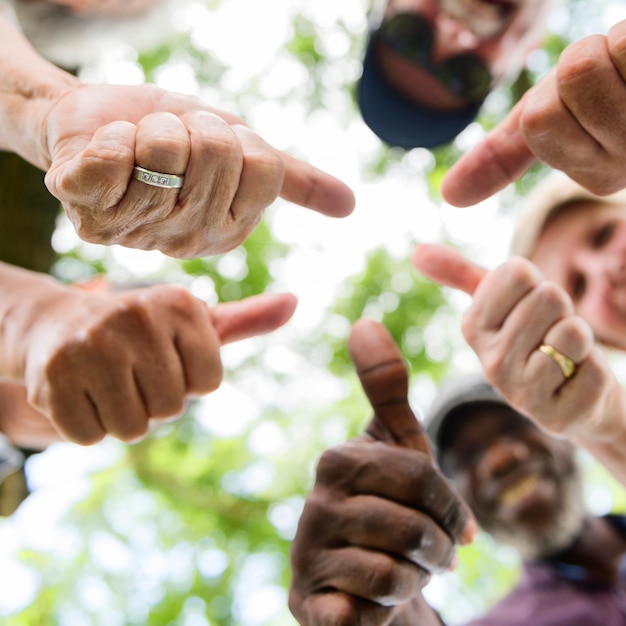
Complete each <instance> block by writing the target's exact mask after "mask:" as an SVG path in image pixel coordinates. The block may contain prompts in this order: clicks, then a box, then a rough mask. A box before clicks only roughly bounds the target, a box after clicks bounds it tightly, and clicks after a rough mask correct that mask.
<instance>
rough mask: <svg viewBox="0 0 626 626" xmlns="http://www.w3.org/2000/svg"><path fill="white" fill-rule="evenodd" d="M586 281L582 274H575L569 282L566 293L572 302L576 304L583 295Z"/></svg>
mask: <svg viewBox="0 0 626 626" xmlns="http://www.w3.org/2000/svg"><path fill="white" fill-rule="evenodd" d="M586 289H587V280H586V279H585V277H584V276H583V275H582V274H575V275H574V276H573V277H572V280H571V282H570V285H569V288H568V290H567V291H568V293H569V295H570V296H571V298H572V300H573V301H574V302H578V301H579V300H581V298H582V297H583V296H584V295H585V290H586Z"/></svg>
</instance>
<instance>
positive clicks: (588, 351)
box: [413, 244, 624, 442]
mask: <svg viewBox="0 0 626 626" xmlns="http://www.w3.org/2000/svg"><path fill="white" fill-rule="evenodd" d="M413 263H414V265H415V267H416V268H417V269H418V270H419V271H420V272H422V273H423V274H424V275H425V276H427V277H429V278H431V279H432V280H434V281H435V282H438V283H440V284H442V285H446V286H449V287H454V288H456V289H461V290H463V291H465V292H466V293H468V294H470V295H473V302H472V304H471V306H470V307H469V308H468V310H467V311H466V313H465V315H464V317H463V325H462V329H463V334H464V336H465V339H466V340H467V342H468V343H469V345H470V346H471V347H472V348H473V349H474V351H475V352H476V354H477V355H478V358H479V359H480V361H481V363H482V366H483V370H484V373H485V377H486V378H487V380H488V381H489V382H490V383H492V384H493V385H494V386H495V387H496V388H497V389H498V391H499V392H500V393H501V394H502V396H503V397H504V398H505V399H506V400H507V402H509V404H511V406H513V407H514V408H515V409H517V410H518V411H520V412H522V413H524V414H526V415H528V416H529V417H530V418H532V419H533V420H534V421H535V422H537V423H538V424H539V425H540V426H542V427H544V428H545V429H547V430H549V431H552V432H554V433H561V434H565V435H568V436H570V437H572V438H577V439H579V440H581V441H587V442H588V441H598V440H599V441H604V440H610V439H611V438H612V437H613V436H614V435H615V433H616V430H620V429H621V428H622V426H621V424H622V422H623V418H622V417H620V418H619V419H616V415H620V416H621V415H623V412H622V411H623V402H624V400H623V395H624V394H623V393H622V392H621V389H620V386H619V384H618V383H617V380H616V379H615V377H614V375H613V374H612V372H611V370H610V368H609V366H608V363H607V362H606V359H605V357H604V355H603V353H602V351H601V350H600V348H599V347H598V346H596V345H595V342H594V338H593V333H592V331H591V328H590V326H589V324H587V322H586V321H585V320H583V319H582V318H581V317H579V316H577V315H576V314H575V313H574V307H573V304H572V302H571V299H570V298H569V296H568V295H567V294H566V293H565V291H564V290H562V289H561V288H560V287H559V286H557V285H556V284H554V283H552V282H549V281H547V280H544V279H543V277H542V276H541V273H540V272H539V270H538V269H537V268H536V267H535V266H534V265H533V264H532V263H530V261H527V260H526V259H522V258H513V259H510V260H509V261H507V262H506V263H504V264H503V265H501V266H500V267H498V268H497V269H495V270H493V271H491V272H488V271H487V270H485V269H484V268H482V267H479V266H477V265H475V264H474V263H472V262H471V261H469V260H467V259H465V258H463V257H462V256H461V255H460V254H459V253H458V252H457V251H455V250H454V249H452V248H449V247H447V246H438V245H428V244H424V245H420V246H418V247H417V248H416V249H415V252H414V254H413ZM542 343H547V344H549V345H551V346H553V347H554V348H556V349H557V350H558V351H559V352H562V353H563V354H565V355H566V356H568V357H569V358H570V359H572V360H573V361H574V363H576V372H575V374H574V376H573V377H572V378H570V379H565V377H564V375H563V373H562V371H561V370H560V368H559V367H558V366H557V364H556V363H555V362H553V361H552V360H551V358H550V357H548V356H546V355H545V354H542V353H541V352H539V351H538V348H539V346H540V345H541V344H542Z"/></svg>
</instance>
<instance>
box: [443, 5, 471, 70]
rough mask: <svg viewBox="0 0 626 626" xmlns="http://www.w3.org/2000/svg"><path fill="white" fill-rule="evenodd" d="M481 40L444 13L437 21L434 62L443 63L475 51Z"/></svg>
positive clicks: (462, 24)
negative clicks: (453, 57)
mask: <svg viewBox="0 0 626 626" xmlns="http://www.w3.org/2000/svg"><path fill="white" fill-rule="evenodd" d="M479 45H480V39H478V37H476V35H474V33H473V32H472V31H471V30H470V29H469V28H468V27H467V26H466V25H465V24H464V23H463V22H460V21H458V20H454V19H452V18H450V17H448V16H447V15H445V14H444V13H443V12H441V13H439V15H438V16H437V18H436V20H435V43H434V46H433V52H432V60H433V61H434V62H435V63H441V62H443V61H445V60H446V59H448V58H450V57H452V56H455V55H457V54H461V53H464V52H469V51H471V50H475V49H476V48H477V47H478V46H479Z"/></svg>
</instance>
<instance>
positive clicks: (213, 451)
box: [2, 0, 623, 626]
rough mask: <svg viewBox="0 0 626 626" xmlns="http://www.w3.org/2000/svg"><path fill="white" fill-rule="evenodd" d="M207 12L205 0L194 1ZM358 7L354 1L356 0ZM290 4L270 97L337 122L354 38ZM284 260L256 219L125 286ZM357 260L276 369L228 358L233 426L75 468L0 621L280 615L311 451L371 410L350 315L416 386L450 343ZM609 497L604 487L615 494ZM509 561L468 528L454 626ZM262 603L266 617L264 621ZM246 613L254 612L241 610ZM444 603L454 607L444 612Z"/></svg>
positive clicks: (204, 63) (386, 264)
mask: <svg viewBox="0 0 626 626" xmlns="http://www.w3.org/2000/svg"><path fill="white" fill-rule="evenodd" d="M220 4H221V3H220V2H219V1H216V0H214V1H211V2H209V1H207V2H206V6H207V8H208V9H212V8H216V7H218V6H219V5H220ZM361 4H362V6H363V10H364V11H366V9H367V5H368V3H367V2H365V0H363V2H362V3H361ZM590 4H592V3H587V2H584V1H583V0H570V2H568V5H567V6H568V11H569V19H570V28H569V30H567V34H552V35H551V36H550V37H549V38H548V40H547V42H546V46H545V50H546V53H547V61H546V65H547V66H549V65H550V64H553V63H554V60H555V59H556V58H557V57H558V54H559V53H560V51H561V50H562V49H563V47H564V46H565V45H566V44H567V42H568V40H569V36H570V35H571V33H572V32H574V30H573V29H574V26H575V25H576V24H577V23H580V21H579V20H580V19H581V16H585V15H587V13H588V12H589V10H590V7H589V6H587V5H590ZM301 8H302V10H301V13H298V14H295V15H294V16H293V19H292V23H291V32H290V34H289V37H288V40H287V41H286V43H285V46H284V50H283V54H287V55H289V56H290V57H291V58H292V59H293V60H295V61H296V62H297V63H298V64H299V65H300V66H301V67H303V68H304V69H305V71H306V75H307V76H308V80H306V81H305V82H304V83H303V84H299V85H296V86H294V87H293V88H291V89H288V90H286V91H285V93H284V94H283V95H282V96H281V100H282V101H283V102H289V101H290V100H294V101H297V102H299V103H301V104H303V105H304V106H305V107H306V110H307V113H308V114H313V113H314V112H315V111H316V110H318V109H325V108H327V107H330V108H332V110H333V112H336V114H337V115H338V116H339V117H340V118H341V119H342V121H345V123H346V125H347V124H348V123H349V121H350V119H353V118H354V117H355V116H356V115H357V114H358V113H357V108H356V105H355V102H354V80H353V79H354V71H353V68H354V65H355V63H358V60H359V59H360V56H361V53H362V49H363V45H364V41H363V36H364V33H363V31H362V30H359V28H357V27H356V26H355V25H349V24H348V23H344V22H343V21H340V22H339V23H337V24H333V25H328V24H317V23H316V22H315V20H314V19H313V17H312V14H311V13H310V12H309V11H308V10H305V8H306V9H308V8H310V7H307V6H306V3H302V7H301ZM338 35H340V36H342V37H344V38H347V40H348V42H349V45H348V47H347V53H346V54H345V55H343V57H341V58H337V57H332V56H329V55H328V54H326V53H325V42H326V40H327V39H328V38H329V37H330V36H333V37H335V36H338ZM233 36H235V35H233ZM139 61H140V63H141V66H142V68H143V70H144V73H145V76H146V79H147V80H156V78H157V77H158V75H159V72H160V70H161V69H162V68H163V67H166V66H167V65H168V64H170V63H177V64H180V63H183V64H185V65H186V66H187V67H189V68H190V69H191V70H192V71H193V74H194V76H195V78H196V80H197V83H198V85H199V86H200V88H203V87H207V88H209V87H211V88H214V87H215V86H216V85H221V83H222V81H223V79H224V76H225V72H226V71H227V68H225V67H224V66H223V65H222V64H221V63H220V62H219V61H218V60H216V59H215V58H214V57H213V56H212V55H211V53H210V52H209V51H207V50H204V49H200V48H198V47H197V46H195V45H194V44H193V40H192V37H191V36H190V34H189V33H187V32H180V33H178V34H176V36H175V37H174V38H173V39H171V40H170V41H168V42H167V43H165V44H164V45H162V46H161V47H159V48H158V49H156V50H154V51H151V52H149V53H143V54H142V55H140V57H139ZM541 71H542V70H540V71H538V72H537V73H536V74H533V73H531V72H525V73H524V74H523V75H522V76H521V77H520V78H519V79H518V80H517V81H516V82H515V83H514V84H513V85H512V86H508V87H506V86H505V87H502V88H500V89H499V90H498V97H499V102H500V104H499V106H497V107H495V108H494V107H486V108H485V109H484V110H483V112H482V113H481V116H480V118H479V120H478V123H479V124H480V125H481V127H482V129H483V131H486V130H488V129H489V128H491V127H493V126H494V125H495V124H497V123H498V122H499V121H500V120H501V119H502V118H503V117H504V115H505V114H506V112H507V111H508V110H509V108H510V107H511V105H512V104H513V103H514V102H516V101H517V100H518V99H519V98H520V97H521V95H522V94H523V93H524V91H525V90H526V89H527V88H528V87H529V86H530V85H532V84H533V83H534V82H535V81H536V80H537V78H538V77H539V76H540V75H541ZM338 76H339V77H341V78H337V77H338ZM260 78H261V77H259V76H257V77H253V78H251V80H250V83H249V84H248V85H246V87H245V89H243V90H241V92H240V93H225V94H224V99H225V100H227V101H228V102H230V103H233V105H234V106H236V107H238V109H239V110H238V111H236V112H238V113H239V114H241V115H243V114H244V113H245V112H246V111H247V110H251V109H253V108H254V106H255V104H258V103H260V102H262V101H263V99H264V98H263V96H262V93H261V92H262V90H261V89H260V86H259V80H260ZM342 81H343V82H342ZM333 97H334V98H336V99H335V100H332V98H333ZM329 102H332V103H333V104H332V105H330V104H329ZM337 102H340V103H342V104H341V106H336V103H337ZM294 151H297V146H294ZM461 152H462V148H461V147H460V146H459V145H458V144H457V143H454V144H452V145H450V146H446V147H444V148H440V149H438V150H435V151H433V152H432V158H430V159H426V160H425V161H424V162H425V163H426V164H427V165H425V167H424V170H423V171H421V172H417V173H416V174H415V175H423V176H426V177H427V181H428V186H429V189H430V192H431V194H432V196H433V197H435V198H436V197H437V195H438V188H439V183H440V181H441V179H442V177H443V176H444V174H445V172H446V171H447V169H448V168H449V167H450V165H451V164H452V163H453V162H454V161H455V160H456V159H457V158H458V156H459V155H460V154H461ZM405 157H406V154H405V153H404V152H403V151H400V150H397V149H391V148H388V147H386V146H383V145H380V146H379V148H378V149H377V150H376V151H374V152H373V153H372V155H370V156H369V157H367V158H366V159H365V162H364V163H362V164H361V173H362V175H363V176H364V178H368V179H374V180H376V179H380V178H382V177H383V176H384V175H385V174H386V173H387V172H389V171H390V170H391V169H392V168H394V167H396V166H397V165H398V164H399V163H401V162H402V161H403V159H405ZM541 175H543V170H542V168H541V167H540V166H537V167H536V168H534V169H533V170H531V172H529V174H527V175H526V176H525V177H523V178H522V179H521V181H520V182H519V183H518V189H519V190H521V191H523V190H525V189H526V188H527V187H528V185H530V184H532V182H533V181H534V180H535V179H536V178H537V177H538V176H541ZM289 252H290V251H289V247H288V246H286V245H285V244H283V243H280V242H279V241H278V240H277V238H276V237H274V235H273V232H272V228H271V223H270V222H269V221H262V222H261V224H260V225H259V226H258V227H257V229H256V230H255V232H254V233H253V234H252V236H251V237H250V238H249V239H248V240H247V241H246V243H245V244H244V245H243V246H241V247H240V248H238V249H237V250H234V251H232V252H230V253H228V254H225V255H221V256H218V257H214V258H203V259H196V260H186V261H174V260H171V259H170V260H167V261H165V262H164V263H163V265H162V266H160V268H159V269H158V270H156V271H155V272H154V273H153V274H150V275H149V276H146V275H145V274H142V275H141V279H142V280H167V281H181V282H184V283H186V284H190V285H193V284H197V282H202V284H203V285H204V286H205V287H206V286H207V285H209V286H210V289H209V291H211V293H212V296H211V297H213V296H214V299H215V300H220V301H229V300H238V299H240V298H243V297H247V296H249V295H253V294H257V293H261V292H264V291H267V290H271V289H272V288H273V286H274V284H275V281H276V279H277V277H276V276H275V275H274V274H275V268H276V267H277V266H279V263H278V262H279V261H282V260H284V259H285V258H287V257H288V255H289ZM364 267H365V268H364V270H363V271H362V272H360V273H359V274H357V275H354V276H351V277H348V278H347V279H346V280H345V281H344V282H343V283H342V284H341V285H340V287H339V288H338V289H337V293H336V298H335V304H334V306H332V307H331V308H330V309H329V310H328V311H326V312H324V315H323V316H322V318H321V320H320V321H319V322H318V323H317V324H316V325H315V327H314V328H311V329H310V330H309V331H308V332H307V333H306V336H298V337H296V338H295V339H292V341H291V343H290V349H289V352H288V353H287V352H285V351H284V350H285V349H284V347H283V348H281V349H283V352H281V355H280V356H281V358H283V357H284V359H283V360H285V361H286V363H287V365H284V366H276V365H275V364H274V360H273V359H272V358H271V356H272V354H271V353H272V349H273V347H274V346H273V340H272V338H267V339H263V340H260V341H259V342H258V343H256V344H253V346H254V349H251V350H249V351H248V352H247V353H245V354H244V355H243V356H242V355H239V356H238V357H237V358H238V361H237V362H236V364H235V365H231V366H230V367H229V368H228V371H227V373H226V382H227V383H228V384H229V385H231V387H232V388H234V389H236V390H237V392H238V393H239V394H240V395H242V396H245V397H246V398H248V400H249V402H251V403H252V404H253V405H254V410H253V411H252V412H251V415H248V417H247V418H246V419H245V420H243V422H242V426H241V427H240V428H239V429H238V430H237V432H236V434H235V435H232V434H226V435H225V434H223V433H222V431H221V430H220V427H223V426H224V425H228V424H229V423H230V422H237V421H238V420H240V419H243V418H242V416H241V415H239V414H238V411H240V410H241V409H240V408H238V407H239V405H238V404H237V403H234V404H233V405H232V407H233V408H232V410H231V411H232V412H231V413H229V414H224V413H219V414H210V415H208V417H207V415H206V414H205V412H206V407H205V406H204V405H203V403H202V401H199V402H196V403H193V404H191V405H190V406H189V407H188V410H187V411H186V414H185V416H184V417H182V418H181V419H179V420H178V421H176V422H174V423H170V424H166V425H162V426H160V427H159V428H157V429H155V431H154V432H153V434H152V435H151V436H149V437H148V438H147V439H146V440H144V441H143V442H141V443H138V444H135V445H129V446H124V445H122V444H115V443H114V442H108V445H111V446H113V447H115V449H116V459H117V460H115V461H114V462H112V463H111V464H110V465H109V466H108V467H107V468H106V469H103V470H99V471H97V472H95V473H94V474H93V475H92V476H91V481H90V489H89V492H88V494H87V495H86V497H84V498H83V499H82V500H81V501H80V502H79V503H77V504H75V505H74V506H72V507H71V508H70V510H69V512H68V513H67V515H66V516H65V518H64V519H63V521H62V522H61V523H60V525H59V530H58V533H59V538H60V539H63V540H65V539H68V538H69V539H68V544H67V545H66V544H65V543H64V541H61V540H60V541H59V545H58V546H52V547H49V548H48V549H43V548H41V547H36V546H35V547H33V546H31V545H28V543H26V544H24V545H23V546H22V547H21V548H20V549H19V550H20V552H19V557H20V560H21V563H22V564H23V565H25V566H26V567H28V568H29V569H30V571H31V572H32V573H33V574H34V575H35V576H36V578H37V580H38V584H37V592H36V594H35V597H34V599H33V601H32V602H31V603H30V605H29V606H27V607H26V608H24V609H23V610H20V611H19V612H17V613H13V614H11V615H6V616H4V617H3V618H2V619H4V620H8V621H4V622H3V623H7V624H11V626H13V625H15V626H22V625H23V626H39V625H42V626H44V625H45V626H50V625H51V624H53V625H59V626H74V625H78V624H79V625H80V626H92V625H93V626H135V625H137V626H138V625H140V624H141V625H142V626H143V625H145V626H152V625H154V626H206V625H219V626H226V625H241V626H245V625H248V624H249V625H252V626H263V625H265V624H268V625H269V624H271V625H272V626H282V625H285V626H288V625H292V624H293V620H292V619H291V618H290V616H289V613H288V611H287V608H286V589H287V587H288V581H289V569H288V549H289V540H290V538H291V537H292V535H293V533H294V530H295V525H296V522H297V517H298V514H299V511H300V507H301V504H302V501H303V498H304V495H305V494H306V491H307V489H308V488H309V487H310V484H311V481H312V476H313V468H314V464H315V461H316V459H317V458H318V456H319V454H320V453H321V451H322V450H323V449H324V448H326V447H328V446H330V445H336V444H338V443H340V442H342V441H344V440H345V439H346V438H347V437H350V436H353V435H355V434H357V433H359V432H361V430H362V428H363V426H364V425H365V424H366V422H367V420H368V419H369V413H370V409H369V407H368V404H367V402H366V400H365V398H364V397H363V394H362V390H361V388H360V384H359V381H358V379H357V377H356V376H355V374H354V372H353V370H352V367H351V365H350V360H349V357H348V354H347V350H346V337H347V334H348V332H349V328H350V325H351V324H352V322H354V320H356V319H358V318H359V317H361V316H363V315H367V316H369V317H374V318H376V319H378V320H380V321H381V322H382V323H383V324H385V326H386V327H387V328H389V330H390V332H391V334H392V336H393V337H394V339H395V340H396V341H397V342H398V344H399V345H400V347H401V349H402V352H403V354H404V355H405V357H406V359H407V362H408V364H409V366H410V370H411V372H412V374H413V378H414V381H415V382H416V384H417V383H418V379H426V380H429V381H431V382H432V383H436V382H437V381H439V380H440V379H441V377H442V376H444V375H445V374H446V372H447V371H448V370H449V368H450V362H451V357H452V351H453V350H454V345H453V343H452V339H451V338H450V337H449V336H448V333H447V332H446V329H447V328H449V327H450V326H449V325H450V324H452V323H458V317H457V313H456V309H455V307H454V306H453V305H452V304H451V303H450V302H449V301H448V297H447V295H446V292H445V291H444V290H441V289H440V288H438V287H437V286H435V285H433V284H432V283H429V282H428V281H425V280H423V279H422V278H420V277H419V276H416V274H415V272H413V271H412V269H411V267H410V265H409V262H408V259H406V258H402V259H398V258H396V256H394V255H393V254H391V253H390V252H389V251H388V250H385V249H384V248H378V249H375V250H372V251H371V253H370V254H369V255H368V258H367V259H366V262H365V265H364ZM54 273H55V274H56V275H57V276H58V277H59V278H61V279H63V280H77V279H81V278H86V277H89V276H91V275H93V274H100V273H106V274H109V275H111V276H112V277H113V278H114V279H115V280H120V281H121V282H123V281H124V280H132V279H133V278H134V276H133V268H132V267H131V268H128V267H121V265H120V263H119V262H118V261H116V258H115V256H114V255H113V254H112V253H111V251H110V250H107V249H105V248H93V247H85V246H84V245H82V244H76V245H74V246H71V247H69V248H67V249H64V250H63V251H62V254H61V258H60V260H59V261H58V263H57V264H56V265H55V268H54ZM279 360H280V359H279ZM222 410H223V411H224V408H223V407H222ZM616 492H617V490H616V489H615V488H612V494H613V496H615V493H616ZM622 498H623V496H622ZM4 524H5V525H6V526H9V525H10V524H11V521H10V520H7V521H6V522H5V523H4ZM518 567H519V564H518V563H517V561H515V559H514V558H512V557H511V555H510V553H509V552H501V551H499V550H498V549H497V548H496V546H494V545H493V543H492V542H491V541H490V540H489V538H487V537H485V536H481V538H480V539H479V541H478V542H477V543H476V544H475V545H474V546H472V547H471V548H465V549H464V550H462V552H461V562H460V566H459V568H458V571H457V573H456V575H455V577H453V578H452V579H451V580H450V587H449V591H448V595H447V596H446V597H445V598H444V601H443V604H444V606H445V605H446V603H447V604H448V605H449V607H450V606H451V607H452V608H451V609H449V611H448V612H446V611H445V610H444V615H446V616H448V617H449V619H450V620H451V621H456V622H458V621H463V620H464V619H465V618H466V617H467V615H468V614H469V613H470V612H475V613H479V612H480V611H482V610H483V609H484V607H485V606H487V605H489V604H490V603H491V602H492V601H493V600H495V599H496V598H497V597H498V596H499V595H500V594H502V593H504V592H505V591H506V589H507V588H508V587H509V586H510V585H511V584H512V582H513V580H514V578H515V575H516V572H517V571H518ZM450 599H454V603H452V604H450V602H449V601H450ZM274 602H276V603H277V605H276V606H274V604H272V603H274ZM268 603H269V605H270V606H274V610H273V611H269V612H268V613H267V615H266V609H265V608H264V607H266V606H267V604H268ZM250 605H252V606H253V607H255V606H256V609H257V610H256V612H255V614H254V615H251V614H250ZM455 606H456V607H464V609H467V611H466V613H465V614H461V615H459V614H458V613H457V614H455V613H454V610H453V609H454V607H455Z"/></svg>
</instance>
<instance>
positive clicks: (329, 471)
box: [317, 444, 356, 484]
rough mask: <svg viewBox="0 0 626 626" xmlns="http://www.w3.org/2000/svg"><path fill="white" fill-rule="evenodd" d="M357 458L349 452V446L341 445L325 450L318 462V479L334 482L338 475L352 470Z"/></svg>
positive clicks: (324, 481)
mask: <svg viewBox="0 0 626 626" xmlns="http://www.w3.org/2000/svg"><path fill="white" fill-rule="evenodd" d="M355 461H356V459H354V455H352V454H348V446H347V445H345V444H344V445H341V446H336V447H334V448H329V449H327V450H325V451H324V452H323V453H322V455H321V456H320V459H319V461H318V462H317V480H318V482H320V483H322V484H328V483H334V482H335V481H336V479H337V477H341V476H345V475H347V474H348V472H349V471H351V469H352V467H353V465H354V463H355Z"/></svg>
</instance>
